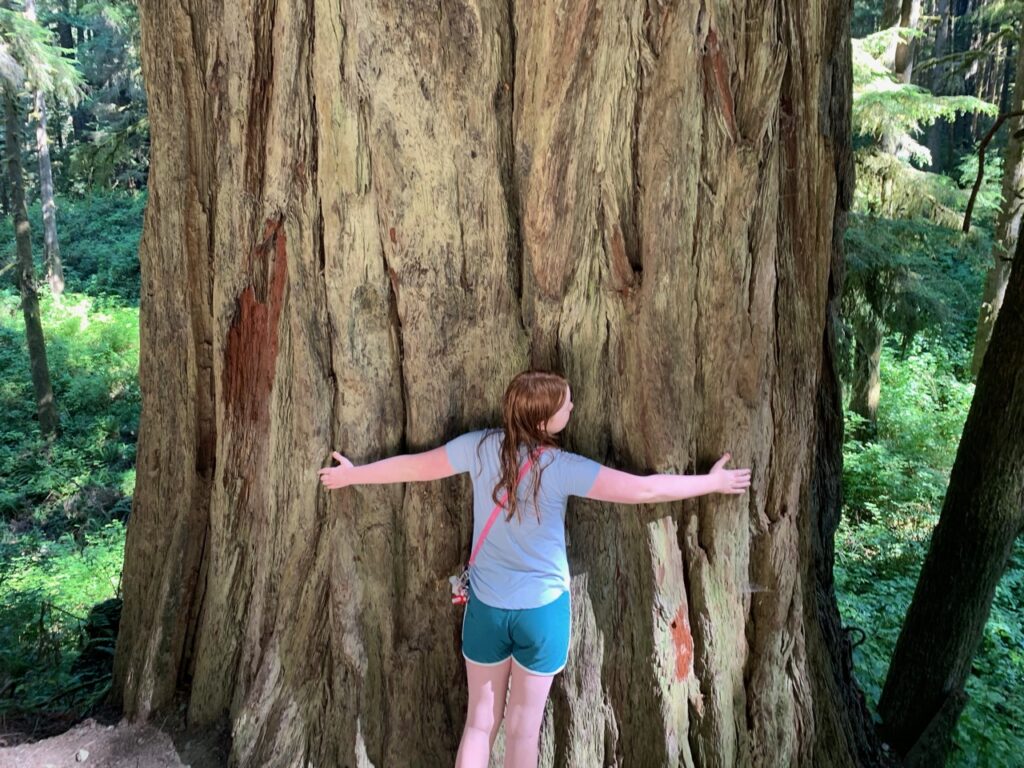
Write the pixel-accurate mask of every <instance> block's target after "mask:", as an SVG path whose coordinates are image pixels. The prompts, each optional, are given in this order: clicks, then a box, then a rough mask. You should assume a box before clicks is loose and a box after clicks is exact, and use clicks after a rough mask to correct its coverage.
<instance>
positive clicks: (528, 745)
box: [505, 662, 555, 768]
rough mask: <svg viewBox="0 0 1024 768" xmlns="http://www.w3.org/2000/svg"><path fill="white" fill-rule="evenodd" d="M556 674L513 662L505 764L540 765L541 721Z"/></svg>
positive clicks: (512, 766)
mask: <svg viewBox="0 0 1024 768" xmlns="http://www.w3.org/2000/svg"><path fill="white" fill-rule="evenodd" d="M554 679H555V676H554V675H535V674H533V673H531V672H527V671H526V670H525V669H523V668H522V667H521V666H519V665H518V664H516V663H515V662H513V663H512V689H511V692H510V693H509V698H508V713H507V716H506V718H505V768H537V757H538V752H539V750H540V725H541V722H542V721H543V720H544V704H545V703H546V702H547V700H548V692H549V691H550V690H551V682H552V681H553V680H554Z"/></svg>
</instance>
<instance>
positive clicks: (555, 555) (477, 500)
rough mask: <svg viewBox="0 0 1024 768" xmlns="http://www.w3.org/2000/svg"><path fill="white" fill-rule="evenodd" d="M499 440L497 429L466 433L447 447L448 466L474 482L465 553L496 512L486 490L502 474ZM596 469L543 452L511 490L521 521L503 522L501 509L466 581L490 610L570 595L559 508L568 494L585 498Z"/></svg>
mask: <svg viewBox="0 0 1024 768" xmlns="http://www.w3.org/2000/svg"><path fill="white" fill-rule="evenodd" d="M504 434H505V433H504V432H503V431H502V430H487V431H480V432H468V433H467V434H465V435H462V436H460V437H457V438H455V439H454V440H452V441H451V442H450V443H448V444H447V445H445V450H446V451H447V453H448V461H449V462H450V463H451V465H452V468H453V469H454V470H455V471H456V472H469V473H470V477H471V478H472V480H473V541H472V544H471V545H470V552H472V547H474V546H476V542H477V541H478V540H479V538H480V534H481V532H482V531H483V529H484V525H486V524H487V519H488V518H489V517H490V516H491V512H493V511H494V507H495V503H494V499H493V497H492V492H493V490H494V486H495V484H496V483H497V482H498V477H499V475H500V470H499V454H498V452H499V449H500V446H501V441H502V439H503V437H504ZM525 458H526V450H525V449H524V448H520V459H519V462H520V463H519V466H520V467H522V464H523V461H524V460H525ZM537 469H543V474H542V475H541V482H540V491H539V493H538V495H537V505H536V506H534V497H533V478H534V477H536V475H535V471H536V470H537ZM600 469H601V465H600V464H598V463H597V462H596V461H592V460H591V459H587V458H584V457H583V456H578V455H576V454H575V453H569V452H568V451H563V450H561V449H559V448H548V449H546V450H545V451H544V453H542V454H541V457H540V460H539V461H538V462H537V463H536V464H535V466H534V467H533V468H531V469H530V471H529V472H528V473H527V474H526V476H525V477H524V478H523V480H522V482H521V483H520V484H519V487H518V489H517V494H516V496H517V504H518V505H519V518H518V519H517V518H516V517H513V518H512V519H511V520H508V521H506V519H505V517H506V514H507V513H506V511H505V510H504V509H502V510H501V511H499V512H498V516H497V519H496V520H495V522H494V525H493V526H491V530H490V532H489V533H488V534H487V539H486V540H485V541H484V544H483V546H482V547H481V548H480V552H479V554H477V556H476V562H475V563H474V564H473V568H472V569H471V573H470V580H471V582H472V585H473V592H474V593H475V594H476V596H477V597H478V598H480V600H481V602H483V603H485V604H487V605H490V606H493V607H494V608H505V609H520V608H537V607H539V606H542V605H547V604H548V603H550V602H551V601H552V600H556V599H557V598H558V597H559V596H560V595H561V594H562V593H563V592H565V591H566V590H567V589H569V561H568V559H567V558H566V554H565V503H566V501H567V500H568V498H569V496H584V495H586V493H587V491H589V490H590V488H591V487H592V486H593V485H594V480H595V479H596V478H597V473H598V470H600ZM498 496H499V498H500V497H501V494H500V493H499V494H498ZM538 508H539V511H540V518H539V519H538V515H537V510H538Z"/></svg>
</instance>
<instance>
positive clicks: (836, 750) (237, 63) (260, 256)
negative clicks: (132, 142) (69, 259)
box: [115, 0, 879, 768]
mask: <svg viewBox="0 0 1024 768" xmlns="http://www.w3.org/2000/svg"><path fill="white" fill-rule="evenodd" d="M140 5H141V18H142V39H143V46H142V47H143V62H144V74H145V77H146V80H147V84H148V90H149V98H150V102H149V108H150V116H151V121H152V166H151V167H152V173H151V177H150V199H149V208H148V211H147V216H146V225H145V230H144V234H143V240H142V245H141V260H142V281H143V287H142V300H141V324H142V325H141V341H142V351H141V366H140V378H141V386H142V390H143V402H144V405H143V417H142V425H141V434H140V440H139V458H138V475H137V477H138V484H137V487H136V492H135V506H134V511H133V514H132V522H131V525H130V527H129V533H128V543H127V555H126V563H125V571H124V589H125V609H124V617H123V620H122V624H121V627H122V629H121V636H120V638H119V642H118V653H117V659H116V672H115V675H116V681H115V690H116V694H117V696H118V697H119V699H120V701H121V702H122V703H123V705H124V707H125V710H126V712H127V713H128V714H129V715H130V716H132V717H135V718H145V717H147V716H149V715H150V714H151V713H153V712H154V711H155V710H157V709H159V708H162V707H166V706H167V705H168V704H169V703H170V702H171V701H172V698H173V697H174V696H175V692H176V691H177V690H179V689H181V690H184V691H185V697H186V701H187V705H188V712H189V718H190V720H191V722H193V723H196V724H201V723H207V722H211V721H214V720H217V719H219V718H222V717H224V716H226V717H227V718H228V720H229V721H230V723H231V732H232V737H233V745H232V760H233V762H234V764H235V765H244V766H249V765H253V766H255V765H280V766H285V765H287V766H291V765H295V766H298V765H307V764H314V765H329V764H336V765H362V766H365V765H371V764H372V765H378V766H380V765H443V764H446V763H450V761H451V760H452V759H453V757H454V753H455V749H456V746H457V742H458V738H459V733H460V730H461V726H462V722H463V718H464V706H465V692H464V683H463V680H464V671H463V662H462V658H461V656H460V653H459V645H458V634H459V621H460V617H459V616H458V615H456V614H455V613H454V612H453V611H452V610H451V608H450V606H449V604H448V599H447V596H446V592H445V590H446V589H447V583H446V578H447V576H448V575H449V574H450V573H451V572H452V571H453V570H454V569H455V568H456V567H457V566H458V564H459V563H460V562H462V561H463V559H464V557H465V555H466V551H467V547H468V539H469V531H470V519H469V506H468V496H467V490H468V487H467V485H466V483H464V482H458V481H454V480H452V481H445V482H438V483H432V484H419V485H410V486H406V487H404V488H403V487H376V486H371V487H363V488H359V487H357V488H352V489H346V490H344V491H341V492H337V493H332V494H328V493H325V492H324V491H323V490H322V489H320V488H319V487H318V484H317V476H316V471H317V469H318V468H319V467H320V466H322V465H323V464H324V463H325V462H326V461H327V457H328V456H329V454H330V451H331V449H334V448H337V449H341V450H343V451H345V452H346V453H347V455H349V456H351V457H352V458H353V459H355V460H356V461H367V460H372V459H375V458H378V457H381V456H384V455H387V454H391V453H394V452H396V451H408V450H419V449H423V448H427V447H430V446H434V445H437V444H438V443H440V442H442V441H444V440H446V439H449V438H451V437H452V436H454V435H457V434H459V433H461V432H462V431H464V430H467V429H470V428H475V427H480V426H483V425H487V424H494V423H495V422H496V420H497V418H498V404H499V400H500V396H501V392H502V390H503V388H504V386H505V384H506V383H507V381H508V379H509V377H510V376H511V375H512V374H513V373H515V372H516V371H517V370H519V369H521V368H524V367H526V366H528V365H531V364H532V365H536V366H543V367H550V368H554V369H557V370H560V371H562V372H564V373H565V374H566V375H567V376H568V377H569V379H570V380H571V382H572V384H573V388H574V389H573V391H574V395H575V397H576V405H577V407H576V410H575V412H574V421H573V424H572V425H570V428H569V433H570V434H569V443H570V445H571V447H573V448H574V449H576V450H578V451H581V452H583V453H585V454H588V455H590V456H594V457H596V458H598V459H600V460H603V461H605V462H608V463H611V464H614V465H617V466H622V467H627V468H630V469H633V470H641V471H659V470H661V471H666V470H675V471H695V470H704V469H706V467H707V465H708V462H709V460H710V459H712V458H713V457H714V456H717V455H718V453H719V452H720V451H722V450H723V449H725V448H729V449H730V450H731V451H732V452H733V455H734V456H735V457H736V459H737V461H738V462H739V463H741V464H748V465H750V466H752V467H753V468H754V485H753V490H752V492H751V493H750V495H749V496H747V497H744V498H742V499H737V498H724V497H716V498H707V499H702V500H700V501H694V502H688V503H685V504H671V505H660V506H657V507H652V508H644V509H639V510H638V509H636V508H626V507H614V506H609V505H602V504H596V503H580V504H576V505H575V506H574V507H572V508H571V510H570V516H569V517H570V522H569V537H570V541H571V546H570V560H571V563H572V569H573V573H574V578H573V587H572V591H573V620H574V629H573V638H572V650H571V656H570V662H569V666H568V668H567V670H566V672H565V673H564V674H563V675H561V676H560V678H559V679H558V682H557V683H556V686H555V690H554V694H553V696H552V705H551V710H550V718H549V719H548V721H547V723H546V725H545V728H544V731H543V737H542V738H543V740H544V745H543V747H544V755H545V757H544V762H545V764H548V765H550V764H552V763H557V764H559V765H572V766H586V767H587V768H589V767H590V766H596V765H605V764H607V765H640V766H647V765H663V764H664V765H679V764H683V765H702V766H734V765H758V766H779V765H797V766H799V765H803V766H812V765H814V766H824V765H828V766H852V765H855V764H860V765H871V764H873V763H875V762H877V760H878V759H879V758H878V757H877V751H876V745H875V743H874V741H873V740H872V734H871V731H870V725H869V724H868V721H867V720H866V718H865V711H864V707H863V700H862V697H861V696H860V695H859V692H858V691H857V689H856V687H855V684H854V683H853V681H852V679H851V674H850V655H849V644H848V643H847V641H846V638H845V634H844V633H843V632H842V630H841V628H840V626H839V621H838V614H837V611H836V606H835V600H834V594H833V592H832V582H831V568H832V534H833V531H834V528H835V525H836V522H837V519H838V510H839V473H840V454H839V445H840V440H841V430H842V421H841V414H840V410H839V406H838V404H839V394H838V385H837V381H836V376H835V372H834V368H833V365H832V353H831V323H832V318H833V315H834V313H835V309H836V305H835V302H836V297H837V296H838V292H839V280H840V270H841V264H842V252H841V243H842V230H843V227H844V225H845V217H846V210H847V208H848V206H849V203H850V197H851V190H852V181H853V180H852V176H851V174H852V168H851V163H850V145H849V141H850V139H849V119H848V118H849V105H850V77H851V75H850V72H851V64H850V47H849V27H848V25H849V14H850V8H849V4H848V2H846V1H845V0H842V1H833V0H815V1H814V2H804V3H788V2H787V3H781V2H766V1H760V2H752V3H750V4H749V6H748V7H746V8H745V9H744V10H743V11H742V12H740V11H737V10H736V9H735V8H734V7H733V5H732V4H717V3H716V4H707V5H706V4H703V3H696V2H694V3H671V4H666V5H661V4H654V3H652V4H650V5H648V4H644V3H637V2H633V0H618V1H617V2H611V3H606V4H605V5H604V6H603V7H600V8H599V7H597V6H595V4H593V3H592V2H589V0H570V1H569V2H562V3H558V4H555V3H550V2H542V1H540V0H536V1H534V2H521V3H509V2H505V0H502V2H487V1H486V0H481V2H472V3H471V2H445V3H441V4H440V5H437V4H427V5H421V4H409V3H405V2H376V3H365V2H359V1H358V0H355V1H353V2H345V3H342V4H340V5H339V4H338V3H332V2H328V1H327V0H313V2H305V1H303V2H294V0H280V1H279V2H277V3H275V4H271V5H267V4H260V5H257V6H253V5H251V4H249V3H244V2H238V0H234V2H229V3H227V4H226V5H224V6H223V7H222V6H221V4H220V3H212V2H203V0H192V1H191V2H185V3H165V2H163V1H162V0H159V1H158V0H147V1H145V2H142V3H141V4H140ZM690 628H692V632H693V635H692V638H691V635H690V631H689V630H690ZM691 662H692V663H693V667H694V669H695V676H694V677H691V676H690V675H689V669H690V665H691Z"/></svg>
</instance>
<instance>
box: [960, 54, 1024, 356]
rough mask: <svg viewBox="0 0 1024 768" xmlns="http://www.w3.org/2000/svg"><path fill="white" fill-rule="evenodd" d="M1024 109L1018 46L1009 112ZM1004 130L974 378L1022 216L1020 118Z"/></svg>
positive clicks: (1022, 122)
mask: <svg viewBox="0 0 1024 768" xmlns="http://www.w3.org/2000/svg"><path fill="white" fill-rule="evenodd" d="M1021 109H1024V45H1018V46H1017V72H1016V75H1015V78H1014V85H1013V104H1012V105H1011V107H1010V111H1012V112H1019V111H1021ZM1007 122H1008V123H1009V125H1007V127H1006V129H1005V130H1006V131H1007V132H1008V136H1009V138H1008V139H1007V141H1006V151H1005V152H1004V154H1003V185H1002V191H1003V195H1002V197H1003V200H1002V205H1001V206H1000V208H999V219H998V221H997V222H996V242H995V243H994V244H993V248H992V266H990V267H989V270H988V274H987V275H986V276H985V288H984V293H983V294H982V297H981V308H980V309H979V311H978V329H977V331H976V332H975V336H974V356H973V357H972V359H971V369H972V370H973V372H974V373H975V374H977V373H978V372H979V371H980V370H981V362H982V360H983V359H984V358H985V350H986V349H988V343H989V339H990V338H991V336H992V327H993V326H994V325H995V320H996V317H997V316H998V315H999V309H1000V307H1002V305H1003V296H1004V295H1005V294H1006V282H1007V280H1008V279H1009V277H1010V254H1012V253H1013V252H1014V251H1015V250H1016V248H1017V236H1018V234H1019V232H1020V220H1021V215H1022V214H1024V143H1022V142H1021V140H1020V137H1019V136H1018V135H1017V132H1018V131H1020V129H1021V127H1022V126H1024V120H1022V119H1021V118H1020V117H1012V118H1010V119H1009V120H1008V121H1007Z"/></svg>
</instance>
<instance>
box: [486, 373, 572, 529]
mask: <svg viewBox="0 0 1024 768" xmlns="http://www.w3.org/2000/svg"><path fill="white" fill-rule="evenodd" d="M568 394H569V383H568V382H567V381H566V380H565V379H563V378H562V377H561V376H559V375H558V374H557V373H548V372H547V371H523V372H522V373H520V374H517V375H516V376H515V378H513V379H512V381H511V382H509V385H508V388H507V389H506V390H505V396H504V397H503V398H502V400H501V418H502V422H503V426H504V427H505V436H504V438H503V439H502V441H501V449H500V451H499V466H500V468H501V475H500V477H499V478H498V484H497V485H495V486H494V492H493V493H492V494H491V497H492V498H493V499H494V503H495V504H498V503H499V502H498V497H499V495H500V494H501V492H502V491H505V492H507V493H508V500H507V501H506V502H505V509H506V510H507V512H506V516H505V519H506V520H511V519H512V517H513V515H514V516H515V517H517V518H519V519H521V517H520V513H519V505H518V503H517V499H516V492H517V490H518V482H517V481H518V478H519V465H520V461H519V448H520V447H521V446H522V447H525V448H526V450H527V452H528V455H530V456H534V457H536V455H537V452H538V451H539V450H540V449H541V448H556V447H558V442H557V440H556V438H555V436H554V435H551V434H549V433H548V431H547V429H546V425H547V421H548V419H550V418H551V417H552V416H554V415H555V414H556V413H557V412H558V409H559V408H561V407H562V404H563V403H564V402H565V398H566V397H567V396H568ZM542 473H543V470H542V469H541V468H540V467H538V466H537V464H536V463H534V465H533V467H532V468H531V469H530V473H529V474H530V477H531V480H532V482H533V500H534V507H535V508H536V506H537V505H536V501H537V494H538V493H539V491H540V477H541V474H542ZM524 479H525V478H524ZM537 516H538V519H539V517H540V510H539V509H537Z"/></svg>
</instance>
